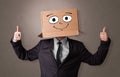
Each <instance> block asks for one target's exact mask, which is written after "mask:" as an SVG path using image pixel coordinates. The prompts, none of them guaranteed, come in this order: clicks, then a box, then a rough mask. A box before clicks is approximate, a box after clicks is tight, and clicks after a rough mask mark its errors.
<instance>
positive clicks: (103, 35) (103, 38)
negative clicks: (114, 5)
mask: <svg viewBox="0 0 120 77" xmlns="http://www.w3.org/2000/svg"><path fill="white" fill-rule="evenodd" d="M100 39H101V41H108V34H107V32H106V27H103V29H102V32H100Z"/></svg>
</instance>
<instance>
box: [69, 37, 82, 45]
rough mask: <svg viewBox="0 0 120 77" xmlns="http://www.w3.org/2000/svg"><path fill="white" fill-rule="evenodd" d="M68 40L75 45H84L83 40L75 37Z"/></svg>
mask: <svg viewBox="0 0 120 77" xmlns="http://www.w3.org/2000/svg"><path fill="white" fill-rule="evenodd" d="M68 41H69V43H70V44H73V45H77V46H84V44H83V42H81V41H79V40H74V39H70V38H68Z"/></svg>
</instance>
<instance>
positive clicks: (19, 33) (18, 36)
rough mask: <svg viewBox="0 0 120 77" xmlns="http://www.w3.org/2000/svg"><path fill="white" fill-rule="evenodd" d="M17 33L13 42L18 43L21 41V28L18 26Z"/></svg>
mask: <svg viewBox="0 0 120 77" xmlns="http://www.w3.org/2000/svg"><path fill="white" fill-rule="evenodd" d="M16 29H17V30H16V32H15V33H14V37H13V42H17V41H19V40H21V32H20V27H19V26H16Z"/></svg>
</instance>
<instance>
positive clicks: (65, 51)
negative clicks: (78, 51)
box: [53, 38, 69, 62]
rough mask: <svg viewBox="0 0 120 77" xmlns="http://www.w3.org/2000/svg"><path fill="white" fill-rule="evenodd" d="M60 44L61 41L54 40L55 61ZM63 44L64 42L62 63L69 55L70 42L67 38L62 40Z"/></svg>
mask: <svg viewBox="0 0 120 77" xmlns="http://www.w3.org/2000/svg"><path fill="white" fill-rule="evenodd" d="M58 42H59V40H57V39H56V38H54V48H53V55H54V57H55V59H56V57H57V56H56V55H57V50H58ZM61 42H62V44H61V45H62V48H63V50H62V57H61V62H63V61H64V60H65V58H66V57H67V56H68V54H69V42H68V40H67V38H64V39H62V40H61Z"/></svg>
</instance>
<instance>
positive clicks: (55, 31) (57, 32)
mask: <svg viewBox="0 0 120 77" xmlns="http://www.w3.org/2000/svg"><path fill="white" fill-rule="evenodd" d="M41 28H42V35H43V37H44V38H50V37H63V36H73V35H78V34H79V32H78V16H77V9H76V8H75V9H64V10H51V11H42V12H41Z"/></svg>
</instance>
